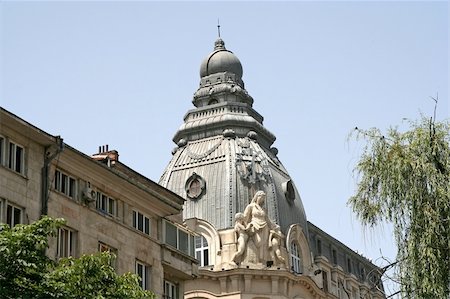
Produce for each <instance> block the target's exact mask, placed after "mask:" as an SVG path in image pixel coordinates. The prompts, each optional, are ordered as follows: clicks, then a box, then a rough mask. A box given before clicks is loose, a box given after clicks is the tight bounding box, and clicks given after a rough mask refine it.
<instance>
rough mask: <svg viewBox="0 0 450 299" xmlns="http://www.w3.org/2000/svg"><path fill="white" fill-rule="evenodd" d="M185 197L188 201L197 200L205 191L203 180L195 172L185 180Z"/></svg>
mask: <svg viewBox="0 0 450 299" xmlns="http://www.w3.org/2000/svg"><path fill="white" fill-rule="evenodd" d="M184 189H185V191H186V195H187V197H189V198H190V199H199V198H200V197H201V196H202V195H203V194H204V193H205V190H206V182H205V180H204V179H203V178H202V177H201V176H199V175H198V174H196V173H195V172H193V173H192V175H191V176H190V177H189V178H188V179H187V181H186V184H185V187H184Z"/></svg>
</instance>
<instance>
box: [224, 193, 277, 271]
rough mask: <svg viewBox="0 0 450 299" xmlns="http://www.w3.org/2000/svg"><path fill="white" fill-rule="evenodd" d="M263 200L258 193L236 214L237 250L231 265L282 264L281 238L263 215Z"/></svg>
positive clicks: (261, 194) (264, 197)
mask: <svg viewBox="0 0 450 299" xmlns="http://www.w3.org/2000/svg"><path fill="white" fill-rule="evenodd" d="M265 200H266V193H265V192H264V191H258V192H256V194H255V196H254V197H253V199H252V201H251V202H250V203H249V204H248V205H247V207H246V208H245V210H244V213H237V214H236V216H235V217H236V224H235V232H236V234H237V242H236V243H237V251H236V253H235V254H234V255H233V258H232V261H231V263H232V264H239V263H241V262H244V263H248V264H260V265H266V264H267V262H269V261H271V262H272V263H273V265H275V266H280V265H282V264H284V263H285V259H284V257H283V256H282V253H281V249H280V245H281V240H282V238H283V236H282V233H281V231H280V228H279V226H278V225H276V224H275V223H273V222H272V221H271V220H270V219H269V217H268V216H267V213H266V211H265V209H264V203H265Z"/></svg>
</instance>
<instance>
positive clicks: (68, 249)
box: [57, 228, 75, 257]
mask: <svg viewBox="0 0 450 299" xmlns="http://www.w3.org/2000/svg"><path fill="white" fill-rule="evenodd" d="M57 254H58V257H69V256H74V255H75V232H74V231H73V230H71V229H68V228H60V229H59V230H58V249H57Z"/></svg>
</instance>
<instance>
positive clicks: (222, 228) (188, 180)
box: [159, 38, 385, 299]
mask: <svg viewBox="0 0 450 299" xmlns="http://www.w3.org/2000/svg"><path fill="white" fill-rule="evenodd" d="M242 76H243V68H242V65H241V63H240V61H239V59H238V58H237V57H236V56H235V55H234V54H233V53H232V52H231V51H229V50H227V49H226V47H225V43H224V41H223V40H222V39H220V38H219V39H218V40H217V41H216V42H215V44H214V50H213V52H211V53H210V54H209V55H207V57H206V58H205V59H204V60H203V62H202V63H201V66H200V86H199V88H198V90H197V91H196V92H195V93H194V97H193V100H192V103H193V104H194V106H195V107H194V108H193V109H192V110H189V111H188V112H187V114H186V115H185V117H184V123H183V124H182V125H181V127H180V128H179V130H178V131H177V132H176V134H175V136H174V138H173V141H174V142H175V144H176V145H177V147H176V148H175V149H174V150H173V152H172V154H173V157H172V159H171V161H170V162H169V164H168V166H167V168H166V169H165V171H164V173H163V175H162V176H161V179H160V182H159V183H160V184H161V185H162V186H164V187H166V188H168V189H169V190H172V191H173V192H175V193H176V194H178V195H180V196H181V197H183V198H185V199H186V201H185V204H184V209H183V219H184V221H185V223H186V225H187V226H188V227H189V228H191V229H192V230H193V231H195V232H196V233H197V234H198V236H197V237H196V239H195V251H196V256H197V259H198V260H199V262H200V268H199V273H198V274H199V276H198V278H197V279H195V280H191V281H189V282H187V283H186V290H185V298H189V299H194V298H195V299H206V298H208V299H210V298H227V299H228V298H241V299H263V298H267V299H268V298H277V299H287V298H296V299H300V298H302V299H307V298H308V299H309V298H339V299H356V298H366V299H369V298H372V299H378V298H385V295H384V291H383V286H382V284H381V283H379V281H380V275H381V269H379V268H377V267H376V266H375V265H373V264H372V263H371V262H370V261H369V260H367V259H366V258H364V257H363V256H361V255H359V254H357V253H356V252H354V251H352V250H351V249H349V248H348V247H347V246H345V245H344V244H342V243H340V242H339V241H338V240H336V239H334V238H333V237H332V236H330V235H328V234H327V233H325V232H324V231H322V230H321V229H319V228H318V227H316V226H314V225H313V224H312V223H310V222H308V221H307V218H306V213H305V210H304V208H303V204H302V200H301V198H300V195H299V193H298V191H297V188H296V186H295V184H294V182H293V180H292V178H291V177H290V175H289V173H288V171H287V170H286V168H285V167H284V166H283V164H282V163H281V161H280V160H279V158H278V155H277V154H278V150H277V149H276V148H275V147H273V143H274V141H275V136H274V135H273V134H272V133H271V132H270V131H269V130H268V129H266V128H265V127H264V125H263V117H262V116H261V115H260V114H259V113H258V112H257V111H255V110H254V109H253V98H252V97H251V96H250V95H249V93H248V92H247V91H246V89H245V86H244V82H243V80H242Z"/></svg>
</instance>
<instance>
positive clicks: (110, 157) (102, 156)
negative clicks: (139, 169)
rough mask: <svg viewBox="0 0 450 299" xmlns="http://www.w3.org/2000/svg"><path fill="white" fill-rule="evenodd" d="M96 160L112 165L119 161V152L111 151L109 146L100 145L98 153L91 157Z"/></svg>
mask: <svg viewBox="0 0 450 299" xmlns="http://www.w3.org/2000/svg"><path fill="white" fill-rule="evenodd" d="M91 157H92V158H93V159H94V160H97V161H101V162H105V163H107V165H110V163H111V162H113V163H114V162H116V161H119V152H118V151H116V150H111V151H110V150H109V145H108V144H106V145H100V146H99V147H98V153H97V154H93V155H92V156H91Z"/></svg>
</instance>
